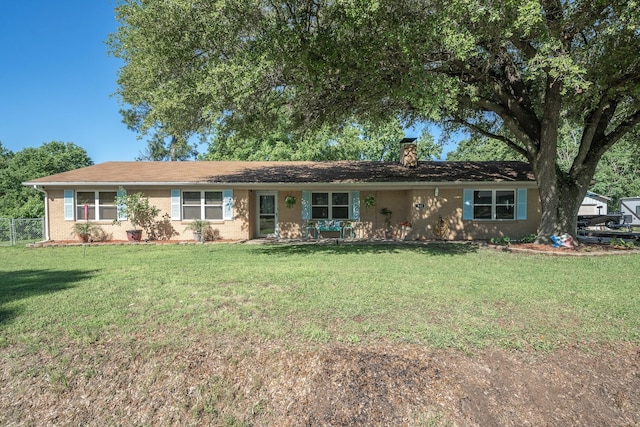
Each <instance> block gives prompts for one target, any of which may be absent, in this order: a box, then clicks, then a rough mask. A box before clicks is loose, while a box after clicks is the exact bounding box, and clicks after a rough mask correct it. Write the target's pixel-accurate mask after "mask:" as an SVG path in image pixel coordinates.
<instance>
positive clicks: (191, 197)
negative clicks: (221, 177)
mask: <svg viewBox="0 0 640 427" xmlns="http://www.w3.org/2000/svg"><path fill="white" fill-rule="evenodd" d="M182 203H184V204H185V205H199V204H200V192H199V191H185V192H183V193H182Z"/></svg>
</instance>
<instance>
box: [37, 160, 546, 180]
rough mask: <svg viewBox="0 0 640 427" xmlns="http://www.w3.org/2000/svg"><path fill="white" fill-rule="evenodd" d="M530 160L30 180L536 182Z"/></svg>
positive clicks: (232, 166)
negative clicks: (525, 161)
mask: <svg viewBox="0 0 640 427" xmlns="http://www.w3.org/2000/svg"><path fill="white" fill-rule="evenodd" d="M534 180H535V178H534V176H533V173H532V171H531V167H530V166H529V165H528V164H527V163H524V162H514V161H492V162H419V163H418V166H417V167H415V168H407V167H404V166H402V165H400V164H399V163H396V162H374V161H337V162H238V161H212V162H208V161H203V162H106V163H101V164H97V165H93V166H88V167H86V168H81V169H76V170H72V171H69V172H63V173H59V174H56V175H51V176H47V177H43V178H38V179H34V180H31V181H28V182H26V183H25V184H26V185H34V184H37V185H46V184H48V185H56V184H60V185H62V184H78V185H80V184H101V183H104V184H123V185H124V184H134V183H136V184H149V185H161V184H171V183H181V184H185V183H193V184H196V183H198V184H203V183H212V184H223V183H224V184H251V183H267V184H269V183H270V184H275V183H288V184H296V183H300V184H303V183H354V184H357V183H394V182H398V183H403V182H404V183H411V182H413V183H416V182H456V181H460V182H470V181H481V182H492V181H493V182H516V181H520V182H523V181H534Z"/></svg>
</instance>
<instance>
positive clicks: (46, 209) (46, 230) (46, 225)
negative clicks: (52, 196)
mask: <svg viewBox="0 0 640 427" xmlns="http://www.w3.org/2000/svg"><path fill="white" fill-rule="evenodd" d="M33 189H34V190H36V191H38V192H40V193H42V194H44V240H43V241H42V242H48V241H49V200H48V199H49V194H47V191H46V190H44V189H43V188H42V187H40V186H38V185H36V184H34V185H33Z"/></svg>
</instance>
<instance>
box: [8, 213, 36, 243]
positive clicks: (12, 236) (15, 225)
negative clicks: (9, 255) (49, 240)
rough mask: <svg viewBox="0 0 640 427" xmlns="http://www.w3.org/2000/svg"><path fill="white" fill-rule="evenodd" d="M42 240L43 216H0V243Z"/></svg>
mask: <svg viewBox="0 0 640 427" xmlns="http://www.w3.org/2000/svg"><path fill="white" fill-rule="evenodd" d="M42 240H44V219H43V218H15V219H12V218H0V245H2V246H10V245H18V244H27V243H34V242H40V241H42Z"/></svg>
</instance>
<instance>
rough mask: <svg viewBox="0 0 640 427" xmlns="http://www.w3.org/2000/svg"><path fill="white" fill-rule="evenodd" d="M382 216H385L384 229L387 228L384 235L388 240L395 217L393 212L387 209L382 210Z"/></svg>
mask: <svg viewBox="0 0 640 427" xmlns="http://www.w3.org/2000/svg"><path fill="white" fill-rule="evenodd" d="M380 214H382V215H383V216H384V228H385V230H384V234H385V237H386V238H387V239H388V238H389V237H390V234H391V216H392V215H393V212H391V211H390V210H389V209H387V208H382V209H380Z"/></svg>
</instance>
